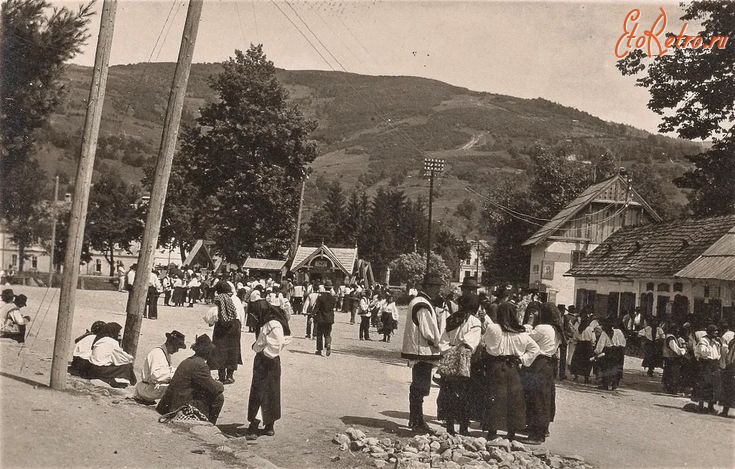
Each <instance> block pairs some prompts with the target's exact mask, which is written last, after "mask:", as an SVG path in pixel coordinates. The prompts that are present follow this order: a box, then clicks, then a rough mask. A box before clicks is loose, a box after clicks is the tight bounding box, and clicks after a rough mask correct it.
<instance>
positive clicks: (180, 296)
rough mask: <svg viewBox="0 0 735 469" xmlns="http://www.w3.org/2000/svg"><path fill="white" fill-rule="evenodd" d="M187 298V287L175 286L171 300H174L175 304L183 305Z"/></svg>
mask: <svg viewBox="0 0 735 469" xmlns="http://www.w3.org/2000/svg"><path fill="white" fill-rule="evenodd" d="M185 299H186V288H184V287H174V293H173V295H172V297H171V301H173V302H174V305H176V306H181V305H183V304H184V300H185Z"/></svg>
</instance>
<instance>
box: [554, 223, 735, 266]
mask: <svg viewBox="0 0 735 469" xmlns="http://www.w3.org/2000/svg"><path fill="white" fill-rule="evenodd" d="M733 227H735V216H725V217H713V218H703V219H686V220H675V221H671V222H667V223H655V224H649V225H643V226H637V227H629V228H622V229H620V230H618V231H617V232H615V233H613V234H612V235H611V236H610V237H609V238H607V239H606V240H605V242H604V243H602V244H601V245H600V246H598V247H597V248H596V249H595V250H594V251H592V252H591V253H589V254H588V255H587V257H586V258H585V259H584V260H582V261H581V262H579V263H578V264H577V265H575V266H574V267H572V268H571V269H570V270H569V272H567V273H566V274H565V275H567V276H572V277H624V278H651V277H674V276H676V275H677V274H678V273H679V271H680V270H682V269H684V268H685V267H687V266H688V265H690V264H691V263H692V262H693V261H695V260H696V259H698V258H699V257H700V256H702V255H703V254H704V253H705V252H706V251H707V250H708V249H709V248H710V247H712V246H713V245H714V244H715V243H716V242H717V241H718V240H720V239H721V238H723V236H725V235H726V234H728V232H730V231H731V230H732V229H733Z"/></svg>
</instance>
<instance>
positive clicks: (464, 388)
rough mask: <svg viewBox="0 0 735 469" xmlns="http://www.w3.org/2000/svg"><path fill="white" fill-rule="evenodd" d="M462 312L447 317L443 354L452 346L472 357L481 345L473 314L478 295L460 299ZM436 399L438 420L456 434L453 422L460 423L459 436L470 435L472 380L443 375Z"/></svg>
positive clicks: (443, 338) (477, 321) (479, 332)
mask: <svg viewBox="0 0 735 469" xmlns="http://www.w3.org/2000/svg"><path fill="white" fill-rule="evenodd" d="M459 300H460V301H459V311H457V312H456V313H454V314H452V315H451V316H449V318H447V325H446V328H445V330H444V332H443V333H442V336H441V340H440V341H439V349H440V350H441V351H442V353H444V352H446V351H448V350H449V349H450V348H453V347H464V348H466V349H467V350H468V355H471V354H472V353H473V352H474V351H475V350H476V349H477V346H478V345H480V339H481V338H482V325H481V324H480V320H479V319H477V317H475V316H474V315H473V314H474V313H476V312H477V309H478V308H479V306H480V302H479V300H478V298H477V296H468V297H465V296H463V297H460V299H459ZM440 384H441V386H440V388H439V396H438V397H437V399H436V407H437V415H438V418H439V420H444V421H445V422H446V428H447V432H449V434H450V435H454V434H455V431H454V423H455V421H456V422H459V433H460V434H462V435H469V431H468V427H469V423H470V406H471V399H472V396H470V393H469V390H470V377H469V376H468V377H459V376H449V377H448V376H442V377H441V380H440Z"/></svg>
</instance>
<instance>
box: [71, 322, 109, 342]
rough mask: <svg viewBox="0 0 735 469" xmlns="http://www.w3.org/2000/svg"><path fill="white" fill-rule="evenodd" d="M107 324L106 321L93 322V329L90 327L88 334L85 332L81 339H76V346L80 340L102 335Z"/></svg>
mask: <svg viewBox="0 0 735 469" xmlns="http://www.w3.org/2000/svg"><path fill="white" fill-rule="evenodd" d="M106 324H107V323H105V321H95V322H93V323H92V327H90V328H89V330H88V331H87V332H85V333H84V334H82V335H80V336H79V337H77V338H76V339H74V343H75V344H76V343H78V342H79V341H80V340H82V339H84V338H85V337H89V336H90V335H94V336H97V335H100V334H101V333H102V331H103V330H104V327H105V325H106Z"/></svg>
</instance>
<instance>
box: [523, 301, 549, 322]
mask: <svg viewBox="0 0 735 469" xmlns="http://www.w3.org/2000/svg"><path fill="white" fill-rule="evenodd" d="M519 306H520V305H519ZM541 306H542V305H541V303H539V302H538V301H532V302H530V303H528V306H526V311H525V312H524V313H523V324H529V325H530V326H531V327H536V325H537V324H539V317H538V312H539V311H540V309H541ZM534 311H535V312H536V313H537V314H536V316H535V318H534V321H533V322H530V321H531V313H533V312H534ZM549 324H550V323H549Z"/></svg>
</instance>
